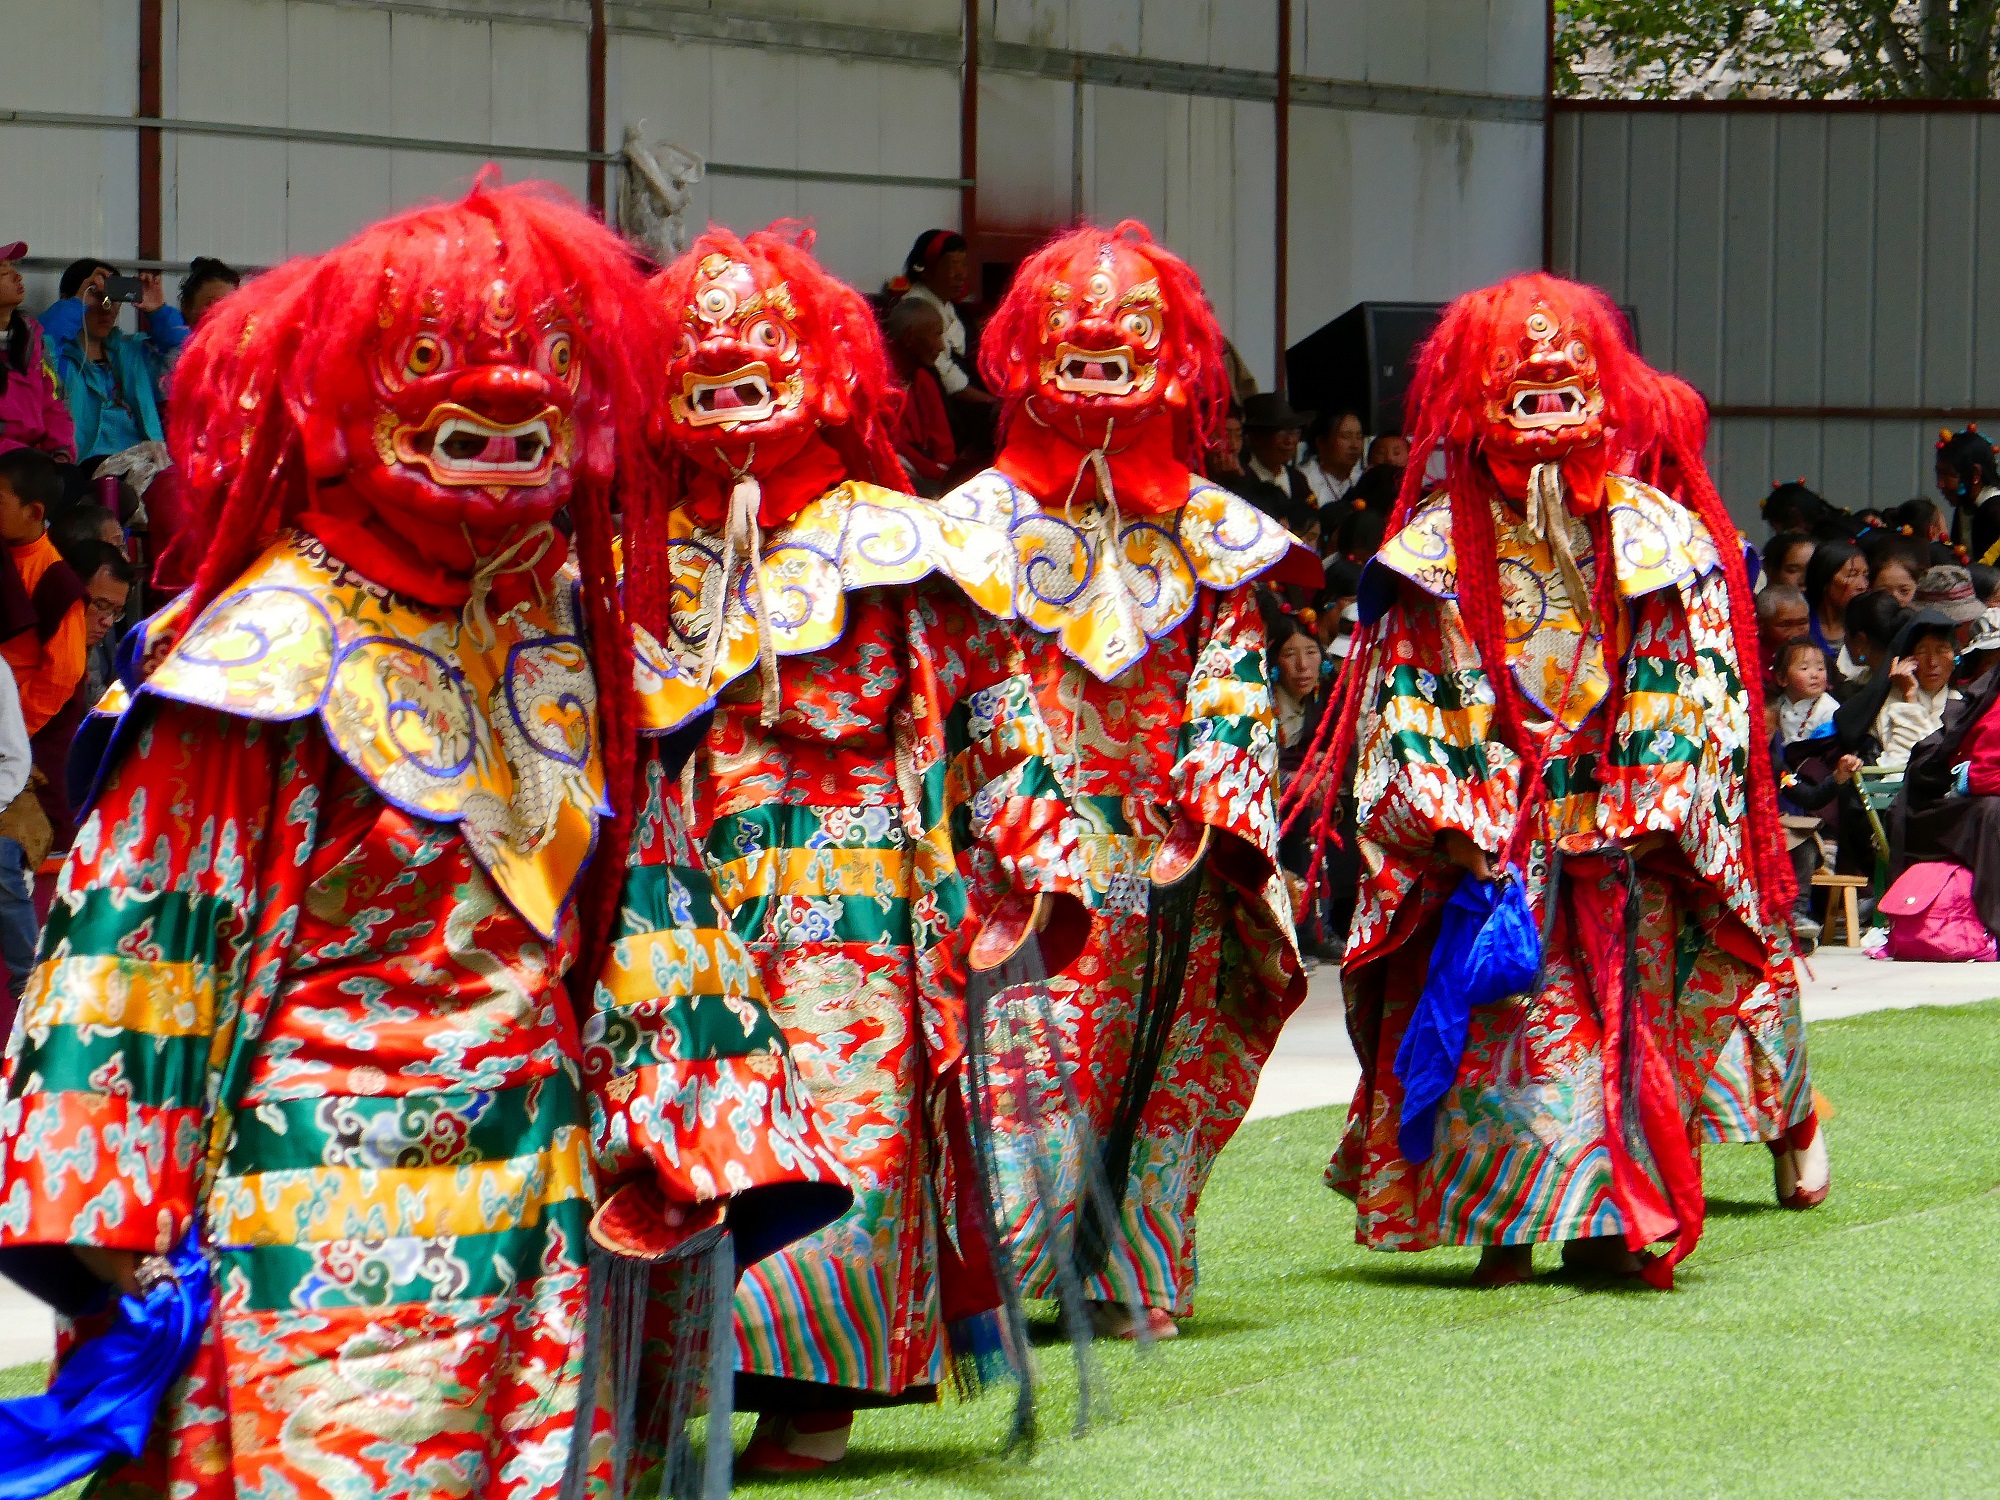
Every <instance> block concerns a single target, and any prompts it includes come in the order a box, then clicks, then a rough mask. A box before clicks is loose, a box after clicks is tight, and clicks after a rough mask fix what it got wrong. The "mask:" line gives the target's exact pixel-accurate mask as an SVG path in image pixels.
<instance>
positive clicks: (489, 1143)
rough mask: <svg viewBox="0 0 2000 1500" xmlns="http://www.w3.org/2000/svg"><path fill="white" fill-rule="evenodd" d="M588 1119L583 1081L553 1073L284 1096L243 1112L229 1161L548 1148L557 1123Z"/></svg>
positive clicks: (384, 1159)
mask: <svg viewBox="0 0 2000 1500" xmlns="http://www.w3.org/2000/svg"><path fill="white" fill-rule="evenodd" d="M582 1123H583V1111H582V1106H581V1103H580V1101H579V1100H578V1098H577V1094H576V1090H575V1089H573V1088H569V1087H566V1086H563V1085H562V1084H561V1083H560V1082H559V1081H557V1080H554V1079H543V1080H540V1081H539V1082H538V1083H532V1084H524V1085H522V1086H521V1087H519V1088H511V1089H503V1090H500V1091H498V1092H491V1091H479V1090H473V1089H453V1090H450V1091H448V1092H444V1093H429V1094H405V1095H402V1096H401V1097H397V1096H394V1095H390V1096H384V1097H358V1096H354V1095H336V1096H332V1097H326V1098H319V1099H280V1100H274V1101H271V1102H268V1103H264V1104H259V1105H256V1106H254V1107H249V1108H246V1109H244V1110H243V1111H242V1112H241V1113H240V1114H239V1115H238V1117H237V1122H236V1144H235V1145H234V1146H233V1147H232V1148H231V1149H230V1152H229V1165H228V1168H227V1170H228V1171H229V1172H230V1173H231V1174H233V1175H236V1176H241V1175H243V1174H245V1173H249V1172H280V1171H287V1170H291V1169H295V1168H300V1167H365V1168H390V1167H427V1166H445V1165H460V1164H464V1163H470V1162H478V1161H505V1160H507V1159H508V1158H510V1157H515V1156H525V1155H527V1154H528V1153H529V1152H531V1151H544V1150H547V1149H548V1147H549V1146H550V1144H551V1143H552V1142H553V1141H554V1139H555V1133H556V1131H557V1130H559V1129H561V1128H562V1127H563V1126H565V1125H581V1124H582Z"/></svg>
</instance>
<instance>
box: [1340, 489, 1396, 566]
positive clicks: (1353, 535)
mask: <svg viewBox="0 0 2000 1500" xmlns="http://www.w3.org/2000/svg"><path fill="white" fill-rule="evenodd" d="M1388 534H1389V517H1388V515H1387V513H1386V512H1383V511H1379V510H1376V509H1374V508H1373V507H1371V506H1366V505H1361V506H1354V507H1351V508H1350V509H1349V510H1348V512H1347V514H1346V515H1344V516H1342V517H1341V518H1340V525H1339V526H1337V527H1335V528H1334V533H1333V553H1332V555H1333V556H1335V557H1339V558H1342V559H1344V560H1346V561H1347V562H1351V563H1353V564H1354V566H1355V567H1357V568H1364V567H1366V566H1367V565H1368V560H1369V559H1370V558H1372V557H1373V556H1374V555H1375V554H1376V553H1378V552H1380V551H1381V550H1382V544H1383V543H1384V542H1385V541H1387V540H1388Z"/></svg>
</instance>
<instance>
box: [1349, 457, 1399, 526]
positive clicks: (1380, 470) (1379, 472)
mask: <svg viewBox="0 0 2000 1500" xmlns="http://www.w3.org/2000/svg"><path fill="white" fill-rule="evenodd" d="M1402 488H1403V466H1402V465H1401V464H1376V465H1375V466H1374V467H1372V468H1370V469H1366V470H1364V471H1363V472H1362V475H1361V477H1360V478H1359V479H1357V480H1355V481H1354V488H1353V489H1351V490H1349V491H1348V492H1347V499H1348V501H1349V503H1350V504H1354V505H1361V506H1365V507H1366V508H1367V509H1369V510H1372V511H1374V512H1375V513H1376V514H1378V515H1381V516H1383V517H1387V516H1388V514H1389V512H1390V511H1392V510H1394V509H1395V508H1396V496H1397V494H1398V493H1399V492H1400V491H1401V490H1402Z"/></svg>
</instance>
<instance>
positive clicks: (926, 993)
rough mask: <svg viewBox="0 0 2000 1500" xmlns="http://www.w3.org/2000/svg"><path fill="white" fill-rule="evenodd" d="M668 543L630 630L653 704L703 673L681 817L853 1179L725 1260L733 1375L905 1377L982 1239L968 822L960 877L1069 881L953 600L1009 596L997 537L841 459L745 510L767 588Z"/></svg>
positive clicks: (674, 705)
mask: <svg viewBox="0 0 2000 1500" xmlns="http://www.w3.org/2000/svg"><path fill="white" fill-rule="evenodd" d="M671 547H672V552H673V558H674V563H673V569H674V578H673V589H672V597H673V599H674V601H675V605H674V608H673V611H672V614H671V617H670V620H669V626H670V631H669V639H667V640H665V641H660V642H653V641H650V640H642V641H641V643H640V646H641V649H640V660H641V669H642V678H641V680H642V686H643V685H645V683H646V681H647V679H646V676H645V674H646V672H647V670H648V669H649V668H650V670H651V672H652V673H653V677H652V682H653V684H654V685H653V686H652V687H651V688H649V690H648V691H647V692H646V694H645V699H646V703H647V705H648V715H647V718H648V726H649V728H650V729H651V730H652V731H654V732H663V731H666V730H670V729H671V728H673V727H674V726H675V725H676V724H678V723H681V722H684V721H685V720H686V718H687V717H688V716H689V715H690V714H691V713H693V712H695V711H696V709H697V708H698V706H699V705H700V704H702V703H703V702H705V701H706V700H707V699H708V698H709V697H710V696H711V695H719V702H718V704H717V707H716V714H715V722H714V725H713V727H712V728H711V730H710V732H709V735H708V738H707V741H706V743H705V745H704V746H703V748H702V749H701V750H700V751H699V752H697V754H696V757H695V759H694V762H693V763H692V765H691V767H690V769H689V774H688V778H687V783H686V795H687V797H688V799H689V802H690V804H691V807H692V809H693V817H692V819H691V822H692V823H693V826H694V827H695V828H696V830H697V832H698V834H699V835H700V836H701V837H702V838H703V839H704V841H705V847H706V850H707V855H708V860H709V867H710V869H711V870H712V871H713V873H714V876H715V884H716V892H717V896H718V899H719V900H720V902H721V903H722V906H723V907H724V908H725V909H726V910H727V912H728V913H729V916H730V919H731V920H732V921H733V923H734V925H735V930H736V932H737V934H738V935H739V936H740V937H741V938H742V940H743V941H744V942H745V943H746V944H748V946H749V948H750V950H751V951H752V952H753V953H754V954H755V955H756V957H757V960H758V962H759V963H760V964H761V965H762V969H763V980H764V986H765V990H766V992H767V993H768V994H769V996H770V997H771V1002H772V1007H773V1011H774V1013H775V1015H776V1016H777V1018H778V1022H779V1024H780V1025H781V1026H782V1027H783V1028H784V1030H785V1033H786V1036H787V1038H788V1040H789V1041H790V1044H791V1049H792V1057H793V1059H794V1060H795V1061H796V1063H797V1065H798V1068H799V1071H800V1073H801V1074H802V1075H803V1076H804V1078H805V1080H806V1084H807V1087H808V1088H809V1089H810V1090H811V1092H812V1095H813V1098H814V1101H815V1103H816V1104H818V1105H819V1106H820V1108H821V1109H822V1110H823V1111H824V1112H825V1115H826V1117H827V1119H828V1120H829V1122H830V1125H829V1133H830V1138H831V1140H832V1142H833V1145H834V1149H835V1151H836V1152H837V1153H838V1155H839V1156H840V1159H841V1161H842V1163H843V1164H844V1166H845V1167H846V1169H847V1172H848V1174H849V1175H850V1177H851V1178H852V1180H853V1182H854V1188H855V1201H854V1206H853V1208H852V1209H851V1210H850V1211H849V1212H848V1213H847V1214H846V1215H845V1216H844V1217H843V1218H841V1219H840V1220H839V1221H838V1222H836V1223H834V1224H832V1225H830V1226H828V1227H827V1228H826V1229H824V1230H822V1231H821V1232H819V1233H818V1234H815V1235H812V1236H810V1237H808V1238H805V1239H802V1240H800V1241H798V1242H797V1243H795V1244H793V1245H791V1246H789V1247H787V1248H786V1249H785V1250H784V1251H782V1252H780V1253H779V1254H777V1255H774V1256H772V1257H771V1258H770V1259H769V1260H767V1261H765V1262H764V1263H763V1264H761V1265H759V1266H757V1267H755V1268H753V1269H752V1270H751V1271H750V1272H749V1273H748V1274H747V1275H745V1277H744V1278H743V1282H742V1285H741V1287H740V1289H739V1292H738V1295H737V1302H736V1329H737V1368H738V1371H739V1375H738V1382H737V1399H738V1401H739V1403H740V1404H742V1405H744V1406H746V1407H757V1408H760V1409H776V1408H780V1407H786V1406H795V1405H800V1404H807V1405H810V1404H825V1405H832V1406H855V1405H867V1404H873V1403H878V1402H882V1401H887V1400H895V1399H922V1398H924V1397H927V1396H928V1395H929V1394H930V1393H931V1392H932V1390H933V1389H934V1387H935V1386H936V1384H937V1381H938V1379H939V1377H940V1375H941V1373H942V1369H943V1360H944V1358H945V1354H946V1350H945V1348H944V1344H943V1339H942V1333H943V1324H944V1322H945V1321H946V1318H947V1316H948V1303H950V1302H952V1301H953V1300H955V1299H954V1289H953V1288H952V1287H949V1286H946V1285H944V1284H943V1277H942V1275H941V1268H942V1267H945V1266H947V1265H951V1266H956V1265H959V1264H961V1263H964V1262H974V1263H978V1264H980V1265H983V1262H984V1253H983V1249H982V1248H980V1245H979V1241H980V1234H981V1231H980V1228H979V1226H978V1224H977V1223H976V1222H967V1221H965V1219H962V1218H961V1216H960V1214H959V1212H958V1204H959V1202H960V1200H961V1198H962V1195H963V1194H964V1192H965V1191H966V1189H967V1188H968V1186H969V1184H967V1183H966V1181H965V1180H964V1176H963V1173H964V1167H965V1162H964V1160H963V1152H962V1150H955V1149H954V1142H953V1141H952V1139H950V1138H949V1126H948V1122H947V1120H946V1112H945V1108H944V1106H945V1102H946V1100H947V1098H948V1097H949V1096H950V1094H951V1091H952V1089H953V1088H955V1087H956V1082H955V1080H956V1077H957V1074H958V1069H959V1063H960V1059H961V1057H962V1055H963V1050H964V1042H963V1034H964V1015H963V1012H964V981H965V968H964V950H965V946H966V943H967V941H968V940H969V938H970V936H971V934H972V932H973V931H974V930H976V928H977V925H978V922H979V920H980V917H981V911H980V910H979V909H977V908H975V906H974V904H973V903H972V901H971V900H970V896H969V886H968V881H967V875H968V873H969V871H970V867H971V866H970V861H971V860H972V858H973V852H974V851H973V840H974V838H975V837H978V838H980V839H981V842H982V846H983V847H984V848H985V849H986V850H987V851H988V852H989V855H990V857H991V858H992V859H993V865H992V868H991V870H990V872H989V878H987V879H985V880H983V881H982V882H981V883H980V884H981V887H982V889H998V888H1015V889H1020V890H1023V891H1025V892H1031V893H1032V892H1036V891H1050V892H1054V893H1069V894H1075V893H1076V892H1077V890H1078V889H1079V886H1080V880H1079V877H1078V872H1077V869H1076V854H1075V849H1074V829H1073V827H1072V826H1071V825H1070V824H1069V823H1068V821H1067V818H1066V811H1065V809H1064V808H1063V807H1062V805H1061V804H1060V802H1058V801H1056V800H1054V799H1051V798H1049V797H1047V796H1045V795H1043V794H1042V792H1041V791H1039V790H1038V788H1037V785H1036V783H1035V782H1034V781H1033V780H1032V778H1027V779H1024V772H1025V767H1026V765H1027V763H1028V762H1030V761H1032V760H1034V759H1035V758H1037V757H1038V755H1039V754H1040V752H1041V750H1042V749H1043V748H1044V745H1043V741H1044V740H1045V739H1046V733H1045V731H1044V730H1043V729H1042V727H1041V725H1040V722H1039V719H1038V717H1037V716H1036V714H1035V711H1034V709H1035V705H1034V700H1033V696H1032V694H1031V693H1030V692H1029V691H1028V690H1027V688H1026V685H1025V683H1024V682H1023V680H1022V678H1021V676H1020V671H1019V663H1018V660H1017V658H1016V657H1015V655H1014V654H1013V651H1012V642H1011V640H1010V639H1009V637H1008V635H1007V632H1006V631H1005V629H1004V628H1003V627H1001V626H999V625H997V624H996V623H995V622H994V621H993V619H992V618H991V617H990V616H989V615H987V614H986V613H983V612H982V611H981V610H980V609H977V608H974V607H973V605H972V604H970V603H968V602H967V595H970V596H971V597H972V598H974V599H977V600H980V601H982V602H983V603H984V604H985V606H986V608H987V609H989V610H993V609H998V610H1004V609H1005V607H1006V603H1007V598H1008V589H1009V581H1010V579H1011V576H1012V574H1011V570H1010V566H1009V564H1010V558H1009V557H1008V554H1007V549H1006V545H1005V540H1004V538H1002V537H1000V536H999V535H997V534H995V533H991V532H989V531H988V530H986V529H985V528H983V527H980V526H977V525H971V524H966V523H963V522H958V521H953V520H951V519H949V518H946V517H942V516H940V515H938V514H936V513H935V512H933V511H932V510H931V509H930V508H929V507H928V506H927V504H926V502H924V501H921V500H918V499H915V498H914V497H912V496H908V495H904V494H900V493H897V492H895V491H891V490H886V489H881V488H878V487H876V486H873V485H868V484H863V483H859V482H848V483H845V484H842V485H839V486H837V487H836V488H835V489H833V490H831V491H829V492H828V493H827V494H825V495H823V496H821V497H819V498H818V499H816V500H813V501H811V502H810V503H808V504H807V505H806V506H805V507H804V509H803V510H801V511H800V512H799V513H798V514H797V515H796V516H794V517H792V518H791V519H789V520H788V521H786V522H784V523H783V524H782V525H777V526H772V527H770V528H769V529H767V530H765V532H764V533H763V555H762V558H761V561H760V562H759V564H758V566H759V569H760V572H761V590H762V591H761V594H760V593H759V591H758V583H757V580H756V579H755V578H753V577H752V574H751V571H750V567H749V559H747V558H743V559H740V560H739V563H738V565H737V566H736V567H734V568H733V569H732V574H733V576H732V577H731V578H730V580H729V581H728V586H727V588H726V589H725V586H724V581H723V579H722V577H721V571H722V558H723V555H724V553H725V550H726V549H725V547H724V545H723V542H722V539H721V538H719V537H717V536H716V535H714V534H713V533H711V532H708V531H706V530H705V529H703V528H702V527H701V526H700V525H699V524H698V523H697V522H695V521H694V520H693V519H692V518H691V517H690V516H689V515H688V514H687V513H686V512H677V513H676V515H675V518H674V522H673V536H672V542H671ZM767 605H768V608H769V610H770V631H771V642H772V646H773V649H774V651H775V658H776V662H777V684H776V689H777V697H776V714H775V718H774V719H773V722H771V723H769V724H766V723H764V722H763V712H764V684H763V677H762V670H761V668H760V665H759V659H758V652H759V641H758V630H757V611H758V610H760V609H762V608H764V607H766V606H767ZM717 629H720V630H722V632H723V638H722V642H721V644H720V647H719V648H717V649H716V660H715V663H714V666H713V669H712V671H711V670H710V669H709V668H708V653H709V651H710V640H711V635H712V633H713V632H714V631H716V630H717ZM705 674H706V675H705ZM940 1205H943V1207H942V1208H940ZM966 1217H967V1218H969V1215H968V1216H966ZM989 1283H990V1278H989ZM976 1293H977V1289H976V1288H975V1289H974V1295H975V1299H976ZM992 1305H993V1301H992V1299H988V1300H986V1301H985V1302H983V1303H980V1304H979V1305H978V1306H976V1307H973V1308H970V1309H965V1310H967V1311H978V1310H983V1308H985V1307H990V1306H992ZM949 1315H950V1316H954V1317H955V1316H957V1313H956V1312H951V1313H950V1314H949ZM808 1387H810V1388H811V1389H807V1388H808Z"/></svg>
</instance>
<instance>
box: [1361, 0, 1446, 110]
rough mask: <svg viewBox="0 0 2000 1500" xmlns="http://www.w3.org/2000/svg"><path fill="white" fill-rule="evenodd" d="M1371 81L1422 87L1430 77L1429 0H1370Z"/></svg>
mask: <svg viewBox="0 0 2000 1500" xmlns="http://www.w3.org/2000/svg"><path fill="white" fill-rule="evenodd" d="M1367 18H1368V31H1367V47H1368V63H1367V72H1366V73H1365V74H1364V75H1363V76H1364V77H1365V78H1366V79H1367V80H1368V82H1370V83H1390V84H1404V85H1408V86H1411V87H1416V88H1422V87H1423V86H1424V84H1425V83H1426V82H1427V81H1428V78H1429V74H1430V67H1429V59H1430V54H1429V46H1430V0H1368V4H1367Z"/></svg>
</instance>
